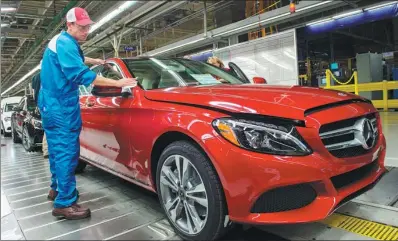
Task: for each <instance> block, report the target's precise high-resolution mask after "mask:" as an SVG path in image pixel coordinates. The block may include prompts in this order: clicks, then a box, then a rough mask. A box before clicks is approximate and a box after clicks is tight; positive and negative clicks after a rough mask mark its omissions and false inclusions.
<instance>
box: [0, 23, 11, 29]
mask: <svg viewBox="0 0 398 241" xmlns="http://www.w3.org/2000/svg"><path fill="white" fill-rule="evenodd" d="M9 25H10V24H9V23H2V24H1V27H2V28H4V27H7V26H9Z"/></svg>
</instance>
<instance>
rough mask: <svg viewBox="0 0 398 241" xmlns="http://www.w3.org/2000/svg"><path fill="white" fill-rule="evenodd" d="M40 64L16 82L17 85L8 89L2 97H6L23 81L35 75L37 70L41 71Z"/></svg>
mask: <svg viewBox="0 0 398 241" xmlns="http://www.w3.org/2000/svg"><path fill="white" fill-rule="evenodd" d="M40 67H41V66H40V64H38V65H37V66H36V67H34V68H33V69H32V70H31V71H29V73H27V74H25V75H24V76H23V77H22V78H20V79H19V80H18V81H17V82H15V84H13V85H12V86H11V87H10V88H8V89H7V90H5V91H4V92H3V93H1V95H5V94H7V93H8V92H9V91H10V90H12V89H13V88H14V87H15V86H17V85H19V84H20V83H22V81H24V80H26V79H27V78H28V77H29V76H31V75H32V74H34V73H35V72H36V71H37V70H39V69H40Z"/></svg>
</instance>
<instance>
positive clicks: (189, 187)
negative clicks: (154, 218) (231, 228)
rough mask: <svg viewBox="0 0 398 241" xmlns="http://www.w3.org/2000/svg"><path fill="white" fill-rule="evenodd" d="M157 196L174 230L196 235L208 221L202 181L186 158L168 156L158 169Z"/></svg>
mask: <svg viewBox="0 0 398 241" xmlns="http://www.w3.org/2000/svg"><path fill="white" fill-rule="evenodd" d="M160 192H161V197H162V202H163V205H164V208H165V209H166V214H167V215H168V216H169V218H170V219H171V221H172V222H173V223H174V226H175V227H177V228H178V229H179V230H180V231H181V232H183V233H185V234H187V235H196V234H198V233H199V232H200V231H202V229H203V228H204V226H205V224H206V222H207V217H208V211H209V209H208V198H207V193H206V189H205V185H204V183H203V180H202V177H201V176H200V174H199V172H198V170H197V169H196V168H195V166H194V165H193V164H192V162H191V161H190V160H188V159H187V158H186V157H183V156H180V155H172V156H170V157H168V158H167V159H166V160H165V162H164V163H163V166H162V168H161V173H160Z"/></svg>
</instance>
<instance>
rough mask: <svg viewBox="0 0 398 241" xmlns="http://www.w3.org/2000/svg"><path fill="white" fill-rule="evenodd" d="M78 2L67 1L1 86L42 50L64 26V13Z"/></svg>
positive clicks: (74, 0)
mask: <svg viewBox="0 0 398 241" xmlns="http://www.w3.org/2000/svg"><path fill="white" fill-rule="evenodd" d="M77 3H78V1H77V0H71V1H69V3H68V5H66V6H65V7H64V8H63V9H62V10H61V12H60V13H58V15H57V16H55V17H54V18H53V20H52V21H51V23H50V24H49V25H48V28H47V30H46V31H45V32H44V34H43V36H42V37H41V38H39V39H37V40H36V41H35V43H34V45H33V47H32V48H31V51H29V52H28V54H26V56H24V60H23V61H21V62H18V63H17V64H15V65H13V67H12V68H11V69H10V71H9V72H8V73H7V75H6V76H5V78H4V81H2V82H3V83H2V85H3V86H5V85H6V84H7V83H8V82H9V81H10V80H11V78H12V77H13V76H14V75H15V74H16V73H17V72H18V71H19V70H20V69H21V68H22V67H23V66H24V65H25V64H26V62H27V61H28V60H29V59H30V58H31V57H32V56H34V55H35V54H36V53H37V51H38V50H39V49H40V48H42V45H43V44H44V43H45V42H46V41H47V40H48V39H49V38H51V37H52V36H54V34H55V33H56V31H58V29H59V28H60V27H61V26H62V24H64V22H65V19H64V16H65V15H66V13H67V12H68V11H69V10H70V9H71V8H73V7H75V6H76V5H77Z"/></svg>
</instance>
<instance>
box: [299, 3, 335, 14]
mask: <svg viewBox="0 0 398 241" xmlns="http://www.w3.org/2000/svg"><path fill="white" fill-rule="evenodd" d="M330 2H332V1H322V2H320V3H317V4H314V5H310V6H307V7H303V8H300V9H297V10H296V13H297V12H301V11H304V10H307V9H311V8H315V7H318V6H322V5H325V4H327V3H330Z"/></svg>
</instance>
